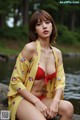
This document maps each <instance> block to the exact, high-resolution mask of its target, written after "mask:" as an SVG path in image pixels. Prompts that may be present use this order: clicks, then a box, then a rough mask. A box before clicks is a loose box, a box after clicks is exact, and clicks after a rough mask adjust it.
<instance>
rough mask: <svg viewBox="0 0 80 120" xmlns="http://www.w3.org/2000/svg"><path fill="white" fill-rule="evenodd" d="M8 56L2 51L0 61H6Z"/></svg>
mask: <svg viewBox="0 0 80 120" xmlns="http://www.w3.org/2000/svg"><path fill="white" fill-rule="evenodd" d="M8 60H9V57H8V56H7V55H5V54H3V53H0V61H3V62H7V61H8Z"/></svg>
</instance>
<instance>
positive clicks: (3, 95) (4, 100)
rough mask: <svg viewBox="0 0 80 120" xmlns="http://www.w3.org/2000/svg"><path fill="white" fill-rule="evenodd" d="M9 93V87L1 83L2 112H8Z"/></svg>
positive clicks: (0, 102)
mask: <svg viewBox="0 0 80 120" xmlns="http://www.w3.org/2000/svg"><path fill="white" fill-rule="evenodd" d="M7 92H8V86H7V85H4V84H2V83H0V110H6V109H7V107H8V104H7V103H8V102H7Z"/></svg>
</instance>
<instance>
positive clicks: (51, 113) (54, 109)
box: [47, 100, 59, 118]
mask: <svg viewBox="0 0 80 120" xmlns="http://www.w3.org/2000/svg"><path fill="white" fill-rule="evenodd" d="M58 106H59V102H58V101H55V100H53V101H52V103H51V105H50V106H49V108H48V109H47V114H48V118H54V117H56V115H57V113H58Z"/></svg>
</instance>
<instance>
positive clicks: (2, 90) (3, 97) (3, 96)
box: [0, 83, 80, 120]
mask: <svg viewBox="0 0 80 120" xmlns="http://www.w3.org/2000/svg"><path fill="white" fill-rule="evenodd" d="M7 92H8V86H7V85H4V84H2V83H0V114H1V110H8V104H7V103H8V101H7ZM59 118H60V117H59V116H57V117H56V118H55V119H51V120H59ZM73 120H80V115H76V114H74V115H73Z"/></svg>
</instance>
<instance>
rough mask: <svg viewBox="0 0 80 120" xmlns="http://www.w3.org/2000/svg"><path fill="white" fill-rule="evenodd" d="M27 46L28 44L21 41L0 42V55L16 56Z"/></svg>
mask: <svg viewBox="0 0 80 120" xmlns="http://www.w3.org/2000/svg"><path fill="white" fill-rule="evenodd" d="M25 44H26V42H25V41H21V40H16V41H13V40H0V53H3V54H6V55H16V54H18V53H19V52H20V51H21V50H22V48H23V47H24V45H25Z"/></svg>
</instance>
